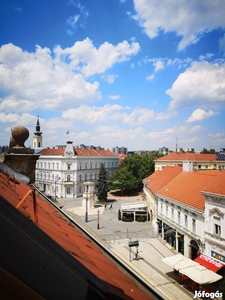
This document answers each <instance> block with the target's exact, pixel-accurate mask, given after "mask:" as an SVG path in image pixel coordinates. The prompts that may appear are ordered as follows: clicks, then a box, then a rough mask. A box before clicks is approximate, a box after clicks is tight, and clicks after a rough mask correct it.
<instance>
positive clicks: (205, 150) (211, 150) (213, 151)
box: [200, 148, 216, 154]
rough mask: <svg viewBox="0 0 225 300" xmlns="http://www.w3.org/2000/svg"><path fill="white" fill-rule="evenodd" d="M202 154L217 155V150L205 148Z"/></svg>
mask: <svg viewBox="0 0 225 300" xmlns="http://www.w3.org/2000/svg"><path fill="white" fill-rule="evenodd" d="M200 153H201V154H215V153H216V151H215V149H210V150H207V149H206V148H203V150H202V151H201V152H200Z"/></svg>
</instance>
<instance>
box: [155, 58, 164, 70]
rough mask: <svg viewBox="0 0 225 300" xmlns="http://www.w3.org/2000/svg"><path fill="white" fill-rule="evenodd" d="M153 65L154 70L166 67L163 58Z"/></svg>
mask: <svg viewBox="0 0 225 300" xmlns="http://www.w3.org/2000/svg"><path fill="white" fill-rule="evenodd" d="M153 66H154V67H155V70H154V72H157V71H159V70H162V69H164V62H163V61H162V60H158V61H156V62H155V63H154V64H153Z"/></svg>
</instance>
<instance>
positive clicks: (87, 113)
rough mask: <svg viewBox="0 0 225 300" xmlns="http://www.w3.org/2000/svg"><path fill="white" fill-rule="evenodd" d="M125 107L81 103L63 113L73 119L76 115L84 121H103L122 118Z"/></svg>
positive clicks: (77, 118)
mask: <svg viewBox="0 0 225 300" xmlns="http://www.w3.org/2000/svg"><path fill="white" fill-rule="evenodd" d="M122 110H123V107H122V106H120V105H117V104H114V105H109V104H107V105H104V106H103V107H96V106H92V107H91V106H87V105H81V106H79V107H78V108H73V109H69V110H67V111H64V112H63V113H62V117H63V118H64V119H67V120H68V119H69V120H73V119H74V116H76V121H80V122H83V123H91V124H93V123H95V122H99V121H100V122H103V121H107V120H117V119H121V118H122V116H121V112H120V111H122Z"/></svg>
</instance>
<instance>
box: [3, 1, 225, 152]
mask: <svg viewBox="0 0 225 300" xmlns="http://www.w3.org/2000/svg"><path fill="white" fill-rule="evenodd" d="M224 16H225V1H224V0H214V1H212V0H182V1H177V0H170V1H169V0H161V1H158V0H133V1H132V0H97V1H96V0H82V1H76V0H38V1H37V0H36V1H35V0H2V1H1V9H0V28H1V34H0V129H1V130H0V145H7V144H8V143H9V138H10V135H11V132H10V130H11V128H12V127H14V126H17V125H22V126H25V127H27V128H28V129H29V130H30V138H29V140H28V141H27V142H26V146H27V147H28V146H31V145H32V136H33V132H34V131H35V125H36V119H37V116H38V115H39V117H40V125H41V130H42V132H43V144H44V146H45V147H48V146H55V145H58V144H65V142H66V140H68V139H70V140H72V141H73V143H74V145H79V144H86V145H95V146H102V147H105V148H110V149H111V148H112V147H115V146H119V147H122V146H123V147H127V148H128V150H130V151H131V150H153V149H156V150H157V149H158V148H160V147H163V146H164V147H168V148H169V149H171V150H173V149H174V146H175V144H176V142H177V144H178V146H179V147H182V148H184V149H186V148H188V147H192V148H194V149H195V150H196V151H197V150H202V149H203V148H204V147H205V148H207V149H210V148H213V149H216V150H217V151H219V150H220V148H222V147H225V18H224ZM67 130H70V134H69V135H66V131H67Z"/></svg>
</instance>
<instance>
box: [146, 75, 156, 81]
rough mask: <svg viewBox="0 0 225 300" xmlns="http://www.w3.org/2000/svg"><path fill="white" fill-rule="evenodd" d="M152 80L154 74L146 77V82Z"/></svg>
mask: <svg viewBox="0 0 225 300" xmlns="http://www.w3.org/2000/svg"><path fill="white" fill-rule="evenodd" d="M153 79H155V75H154V74H152V75H149V76H147V77H146V80H148V81H151V80H153Z"/></svg>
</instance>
